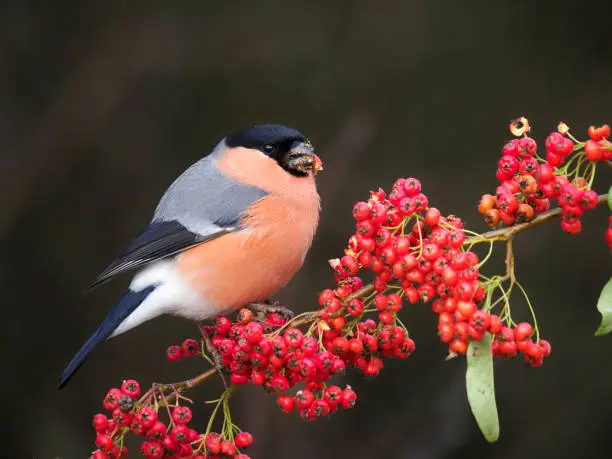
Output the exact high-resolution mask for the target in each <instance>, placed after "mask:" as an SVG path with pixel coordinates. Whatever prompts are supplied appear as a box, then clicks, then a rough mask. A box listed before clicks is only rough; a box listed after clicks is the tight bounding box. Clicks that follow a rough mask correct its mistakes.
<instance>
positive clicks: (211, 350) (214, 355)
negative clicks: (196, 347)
mask: <svg viewBox="0 0 612 459" xmlns="http://www.w3.org/2000/svg"><path fill="white" fill-rule="evenodd" d="M199 328H200V332H201V333H202V341H203V342H204V349H205V352H206V354H207V356H208V357H209V359H210V360H211V361H212V363H213V366H214V367H215V370H217V373H218V374H219V377H220V378H221V381H223V385H224V386H225V388H226V389H227V388H228V387H229V385H228V384H227V380H226V379H225V373H226V371H227V370H226V368H225V365H224V364H223V357H221V354H219V351H218V350H217V349H216V348H215V346H213V343H212V342H211V340H210V336H208V333H206V331H205V330H204V329H203V328H202V327H199Z"/></svg>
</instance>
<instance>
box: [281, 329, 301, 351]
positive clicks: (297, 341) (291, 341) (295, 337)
mask: <svg viewBox="0 0 612 459" xmlns="http://www.w3.org/2000/svg"><path fill="white" fill-rule="evenodd" d="M283 338H284V340H285V344H287V346H289V347H294V348H295V347H300V345H301V344H302V341H303V339H304V334H303V333H302V331H301V330H300V329H298V328H290V329H289V330H287V331H286V332H285V333H284V335H283Z"/></svg>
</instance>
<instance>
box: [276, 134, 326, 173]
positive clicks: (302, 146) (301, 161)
mask: <svg viewBox="0 0 612 459" xmlns="http://www.w3.org/2000/svg"><path fill="white" fill-rule="evenodd" d="M283 163H284V166H285V167H286V168H287V169H290V170H292V171H296V172H301V173H302V174H304V175H306V174H307V173H308V172H309V171H312V173H313V174H314V175H317V174H318V173H319V171H322V170H323V161H321V158H319V157H318V156H317V155H316V154H315V152H314V149H313V147H312V144H311V143H310V142H295V143H294V144H293V145H291V148H290V149H289V152H288V153H287V154H286V155H285V157H284V158H283Z"/></svg>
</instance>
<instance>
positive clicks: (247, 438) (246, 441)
mask: <svg viewBox="0 0 612 459" xmlns="http://www.w3.org/2000/svg"><path fill="white" fill-rule="evenodd" d="M234 442H235V443H236V446H237V447H238V448H246V447H247V446H250V445H251V444H252V443H253V435H251V434H250V433H249V432H240V433H239V434H238V435H236V437H235V438H234Z"/></svg>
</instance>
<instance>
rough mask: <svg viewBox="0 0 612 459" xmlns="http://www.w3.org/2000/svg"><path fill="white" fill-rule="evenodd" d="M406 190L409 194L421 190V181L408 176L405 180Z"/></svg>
mask: <svg viewBox="0 0 612 459" xmlns="http://www.w3.org/2000/svg"><path fill="white" fill-rule="evenodd" d="M403 185H404V191H405V192H406V194H407V195H408V196H414V195H416V194H418V193H419V192H420V191H421V182H420V181H419V180H417V179H415V178H412V177H410V178H407V179H405V180H404V183H403Z"/></svg>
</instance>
